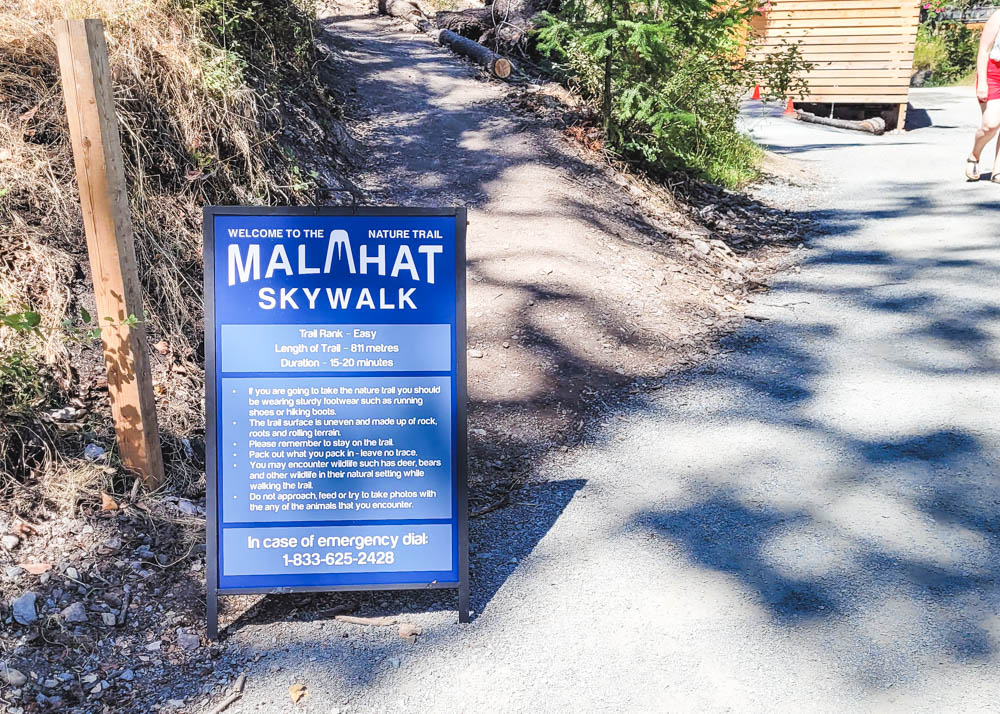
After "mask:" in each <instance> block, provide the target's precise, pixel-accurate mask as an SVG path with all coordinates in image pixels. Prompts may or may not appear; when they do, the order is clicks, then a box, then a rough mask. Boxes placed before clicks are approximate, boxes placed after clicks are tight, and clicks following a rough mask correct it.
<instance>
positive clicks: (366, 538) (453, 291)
mask: <svg viewBox="0 0 1000 714" xmlns="http://www.w3.org/2000/svg"><path fill="white" fill-rule="evenodd" d="M465 229H466V210H465V209H464V208H445V209H408V208H253V207H218V206H212V207H207V208H205V211H204V235H205V367H206V369H205V373H206V395H205V407H206V432H207V433H206V442H207V449H206V480H207V486H208V488H207V490H208V519H207V520H208V523H207V531H208V532H207V552H208V567H207V573H206V582H207V595H208V607H207V611H208V629H209V636H210V637H213V638H215V637H216V636H217V634H218V596H220V595H227V594H234V595H235V594H246V593H279V592H302V591H324V590H390V589H404V588H457V589H458V593H459V620H460V621H463V622H464V621H467V619H468V617H469V580H468V522H467V512H468V508H467V476H466V371H465V369H466V365H465V339H466V337H465V336H466V331H465V330H466V328H465Z"/></svg>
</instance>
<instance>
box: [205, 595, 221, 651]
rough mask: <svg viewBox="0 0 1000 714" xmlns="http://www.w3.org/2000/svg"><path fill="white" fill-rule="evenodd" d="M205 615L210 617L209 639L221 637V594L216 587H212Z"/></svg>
mask: <svg viewBox="0 0 1000 714" xmlns="http://www.w3.org/2000/svg"><path fill="white" fill-rule="evenodd" d="M205 615H206V617H207V619H208V639H210V640H213V641H214V640H217V639H219V596H218V595H217V594H216V592H215V588H210V589H209V591H208V598H207V601H206V603H205Z"/></svg>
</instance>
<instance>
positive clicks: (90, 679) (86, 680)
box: [80, 674, 97, 684]
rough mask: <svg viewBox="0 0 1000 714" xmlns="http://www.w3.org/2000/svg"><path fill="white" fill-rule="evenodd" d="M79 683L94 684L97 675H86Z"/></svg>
mask: <svg viewBox="0 0 1000 714" xmlns="http://www.w3.org/2000/svg"><path fill="white" fill-rule="evenodd" d="M80 681H81V682H83V683H84V684H93V683H94V682H96V681H97V675H96V674H88V675H87V676H86V677H81V678H80Z"/></svg>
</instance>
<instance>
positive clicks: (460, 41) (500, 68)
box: [431, 30, 511, 79]
mask: <svg viewBox="0 0 1000 714" xmlns="http://www.w3.org/2000/svg"><path fill="white" fill-rule="evenodd" d="M431 34H432V35H436V37H435V39H436V40H437V41H438V42H440V43H441V44H442V45H444V46H445V47H447V48H448V49H450V50H451V51H452V52H455V53H457V54H460V55H462V56H463V57H468V58H469V59H471V60H472V61H473V62H475V63H476V64H478V65H480V66H482V67H485V68H486V69H488V70H489V71H490V72H491V73H493V75H495V76H497V77H499V78H500V79H507V77H509V76H510V70H511V65H510V62H509V61H508V60H506V59H504V58H503V57H501V56H500V55H498V54H495V53H494V52H492V51H491V50H489V49H488V48H486V47H483V46H482V45H481V44H479V43H478V42H473V41H472V40H470V39H467V38H465V37H462V36H461V35H457V34H455V33H454V32H452V31H451V30H438V31H437V32H436V33H433V32H432V33H431Z"/></svg>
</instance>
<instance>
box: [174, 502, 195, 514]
mask: <svg viewBox="0 0 1000 714" xmlns="http://www.w3.org/2000/svg"><path fill="white" fill-rule="evenodd" d="M177 510H178V511H180V512H181V513H183V514H185V515H188V516H195V515H197V514H198V507H197V506H196V505H194V504H193V503H191V502H190V501H187V500H185V499H183V498H182V499H181V500H180V501H178V502H177Z"/></svg>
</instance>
